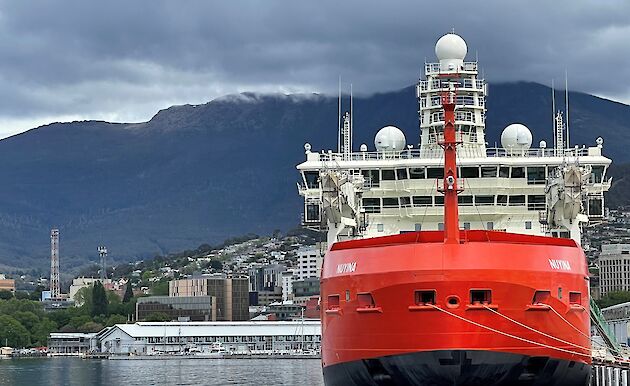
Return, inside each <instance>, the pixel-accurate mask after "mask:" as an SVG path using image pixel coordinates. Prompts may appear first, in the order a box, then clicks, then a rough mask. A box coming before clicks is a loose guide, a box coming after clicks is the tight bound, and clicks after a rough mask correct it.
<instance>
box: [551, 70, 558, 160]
mask: <svg viewBox="0 0 630 386" xmlns="http://www.w3.org/2000/svg"><path fill="white" fill-rule="evenodd" d="M551 127H553V148H554V149H556V148H557V147H558V144H557V143H556V89H555V86H554V84H553V79H551Z"/></svg>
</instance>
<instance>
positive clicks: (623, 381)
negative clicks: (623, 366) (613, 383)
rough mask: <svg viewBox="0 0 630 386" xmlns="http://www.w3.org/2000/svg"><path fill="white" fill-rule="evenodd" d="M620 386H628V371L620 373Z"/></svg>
mask: <svg viewBox="0 0 630 386" xmlns="http://www.w3.org/2000/svg"><path fill="white" fill-rule="evenodd" d="M621 386H629V385H628V370H622V371H621Z"/></svg>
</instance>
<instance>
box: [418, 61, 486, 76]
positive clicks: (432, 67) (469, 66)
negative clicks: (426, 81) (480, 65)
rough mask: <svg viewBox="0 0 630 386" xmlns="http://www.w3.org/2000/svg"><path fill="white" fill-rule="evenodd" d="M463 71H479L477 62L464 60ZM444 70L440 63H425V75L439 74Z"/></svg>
mask: <svg viewBox="0 0 630 386" xmlns="http://www.w3.org/2000/svg"><path fill="white" fill-rule="evenodd" d="M461 71H465V72H476V71H477V62H464V63H463V65H462V69H461ZM441 72H442V70H441V68H440V63H425V65H424V73H425V75H438V74H440V73H441ZM448 72H450V73H452V72H453V71H448Z"/></svg>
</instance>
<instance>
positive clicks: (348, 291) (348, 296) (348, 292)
mask: <svg viewBox="0 0 630 386" xmlns="http://www.w3.org/2000/svg"><path fill="white" fill-rule="evenodd" d="M349 301H350V290H346V302H349Z"/></svg>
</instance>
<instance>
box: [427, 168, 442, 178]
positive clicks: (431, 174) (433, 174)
mask: <svg viewBox="0 0 630 386" xmlns="http://www.w3.org/2000/svg"><path fill="white" fill-rule="evenodd" d="M427 178H444V169H442V168H427Z"/></svg>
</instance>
